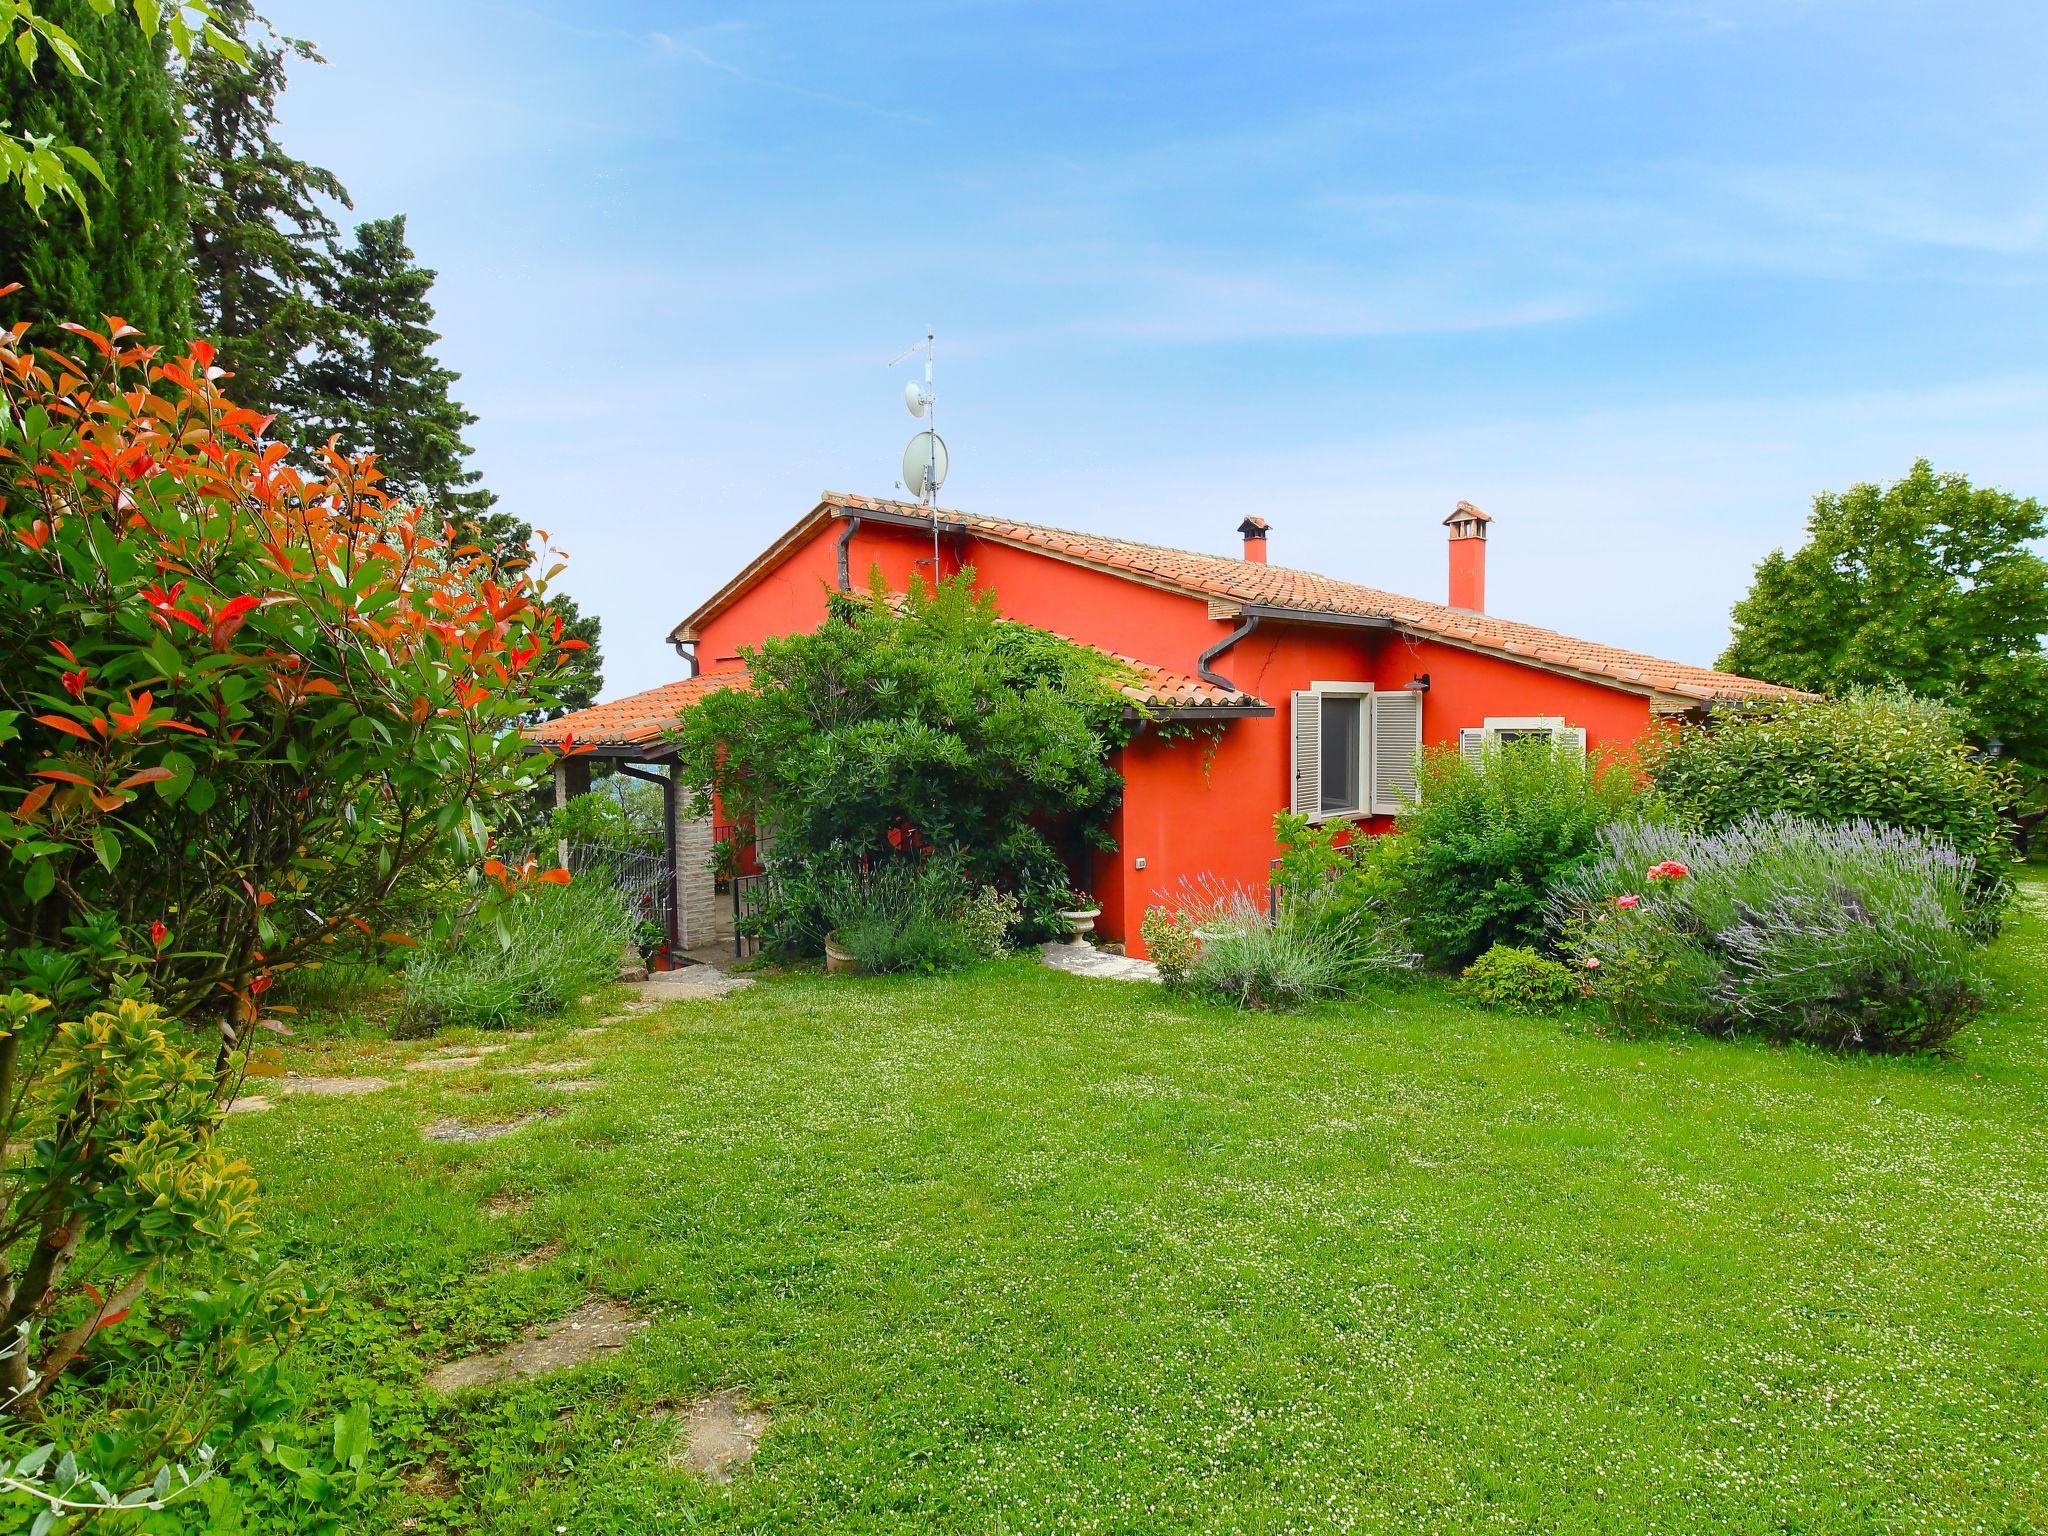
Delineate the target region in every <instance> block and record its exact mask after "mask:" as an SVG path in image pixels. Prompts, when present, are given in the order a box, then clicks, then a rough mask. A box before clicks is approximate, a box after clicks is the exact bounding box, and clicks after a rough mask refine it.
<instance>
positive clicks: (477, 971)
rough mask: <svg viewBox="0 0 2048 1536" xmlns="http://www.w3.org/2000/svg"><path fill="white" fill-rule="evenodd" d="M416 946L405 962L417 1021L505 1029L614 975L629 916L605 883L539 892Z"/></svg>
mask: <svg viewBox="0 0 2048 1536" xmlns="http://www.w3.org/2000/svg"><path fill="white" fill-rule="evenodd" d="M498 916H499V918H500V921H497V922H481V921H472V922H469V923H466V924H464V925H463V926H461V927H460V928H459V929H457V930H456V932H455V933H454V934H453V935H451V936H450V937H448V938H446V939H442V940H438V941H436V942H434V943H432V944H429V945H426V946H424V947H422V948H421V949H420V950H419V951H418V952H417V953H416V954H415V955H414V958H413V960H412V962H411V963H410V964H409V965H407V966H406V968H405V1010H406V1015H407V1018H408V1019H409V1020H410V1021H412V1022H413V1023H415V1024H427V1025H466V1026H470V1027H474V1028H478V1029H509V1028H511V1027H513V1026H514V1025H517V1024H521V1023H524V1022H525V1021H527V1020H528V1019H533V1018H539V1017H542V1016H544V1015H546V1014H551V1013H558V1012H560V1011H561V1010H562V1009H563V1008H564V1007H566V1006H567V1005H568V1004H569V1003H570V1002H571V1001H573V1000H574V999H576V998H579V997H581V996H582V995H583V994H584V993H586V992H589V991H590V990H591V989H592V988H594V987H599V986H602V985H604V984H605V983H606V982H608V981H610V980H612V979H613V978H614V977H615V976H617V975H618V973H619V961H620V958H621V957H622V956H623V955H624V954H625V950H626V945H627V943H628V941H630V940H631V938H632V937H633V927H634V924H633V914H632V913H631V912H630V911H628V910H627V907H626V903H625V901H624V900H623V899H622V898H621V897H620V896H619V894H618V892H616V891H614V890H613V889H612V888H611V887H610V886H609V885H607V884H606V883H605V882H603V881H602V880H589V879H586V880H578V881H575V882H574V883H572V884H569V885H563V886H549V887H543V888H540V889H536V890H534V891H532V892H530V893H529V894H528V896H527V897H526V899H524V900H521V901H517V902H514V903H512V904H511V905H510V906H507V907H504V908H502V909H500V911H499V914H498Z"/></svg>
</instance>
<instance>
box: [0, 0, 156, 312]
mask: <svg viewBox="0 0 2048 1536" xmlns="http://www.w3.org/2000/svg"><path fill="white" fill-rule="evenodd" d="M36 9H37V11H38V12H39V13H40V14H41V15H43V16H44V17H45V18H46V19H48V20H50V21H52V22H55V23H56V24H57V25H58V26H60V27H62V28H63V29H64V30H65V31H66V32H68V33H70V34H71V36H72V37H73V38H75V39H76V40H77V42H78V44H79V47H80V49H81V51H82V52H83V54H84V56H85V58H86V59H87V60H88V61H89V67H90V69H91V71H92V73H91V76H90V77H89V78H81V77H78V76H75V75H71V74H69V73H67V72H65V71H64V70H63V69H61V68H59V67H58V65H57V63H56V61H55V60H54V59H51V58H49V57H47V56H45V57H42V58H39V59H38V60H37V61H36V64H35V65H34V67H30V66H29V65H28V64H26V63H24V62H23V60H22V59H21V57H20V56H19V55H18V54H17V53H15V52H14V51H13V50H12V49H9V50H7V51H6V52H5V54H4V56H0V116H5V117H6V118H7V120H8V121H9V123H10V125H11V129H12V131H14V132H16V133H21V132H27V133H31V134H37V135H42V134H50V135H54V136H55V138H56V140H57V142H59V143H62V144H75V145H78V146H79V147H80V148H82V149H84V150H85V151H86V152H87V153H89V154H91V155H92V156H93V158H94V159H96V160H97V161H98V162H99V166H100V170H101V173H102V174H103V175H104V176H105V177H106V181H107V185H106V186H104V187H102V186H100V185H99V184H98V183H97V182H92V181H87V182H86V188H85V190H86V207H87V209H88V210H89V212H90V214H91V227H90V229H88V228H87V225H86V221H85V220H84V219H82V218H80V217H79V215H78V213H77V211H76V210H75V209H73V208H72V207H71V206H70V205H69V204H67V203H64V202H62V201H61V200H59V199H55V198H52V199H50V200H49V201H46V202H45V203H44V204H43V207H42V209H41V210H40V212H36V213H32V212H30V211H29V208H28V206H27V204H26V203H25V202H23V201H22V200H20V199H19V198H15V197H6V198H0V285H4V284H6V283H9V282H20V283H23V284H24V285H25V288H24V291H23V292H21V293H18V294H16V295H14V297H13V298H11V299H7V300H0V306H4V308H0V320H13V319H19V318H26V319H29V320H32V321H35V322H36V323H37V324H36V330H35V332H34V335H33V337H32V339H33V340H36V341H39V342H42V343H44V344H49V345H57V344H65V343H67V342H68V338H66V337H65V336H64V334H63V333H62V332H60V331H58V330H57V329H56V323H57V322H58V321H61V320H75V321H77V322H79V323H80V324H83V325H91V326H94V327H98V325H99V324H100V320H101V317H102V316H105V315H110V314H112V315H119V316H121V318H122V319H124V320H126V321H127V322H128V323H129V324H130V325H133V326H136V327H138V328H140V329H141V330H142V331H143V333H144V334H145V335H146V336H148V338H149V339H150V340H151V341H159V342H166V343H172V344H175V343H178V342H182V341H184V340H185V339H187V338H188V337H189V336H190V335H191V333H192V279H191V274H190V267H189V260H188V253H189V246H190V239H191V237H190V232H189V229H188V225H187V220H186V204H185V181H184V174H183V169H182V161H183V156H184V151H183V145H182V143H181V139H182V131H181V124H180V121H179V117H178V110H177V102H176V98H175V94H174V90H173V85H172V80H171V74H170V69H169V67H168V63H167V59H168V55H169V48H168V46H167V44H166V42H165V40H164V39H163V38H162V37H161V36H152V35H150V34H149V33H146V32H144V30H143V29H142V28H141V27H139V26H137V25H136V24H135V19H134V17H132V16H128V15H125V14H123V11H122V10H115V11H113V12H112V13H110V14H109V15H107V16H105V17H102V16H100V15H99V14H98V13H97V12H96V11H95V10H94V8H93V6H92V5H91V3H90V0H38V4H37V7H36Z"/></svg>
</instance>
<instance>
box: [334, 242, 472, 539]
mask: <svg viewBox="0 0 2048 1536" xmlns="http://www.w3.org/2000/svg"><path fill="white" fill-rule="evenodd" d="M434 277H435V274H434V272H433V271H432V270H431V269H429V268H426V267H422V266H420V265H418V264H417V263H416V262H415V261H414V259H413V253H412V248H411V247H410V246H408V245H407V244H406V243H405V215H404V214H398V215H395V216H394V217H392V218H388V219H372V220H370V221H369V222H368V223H366V224H359V225H357V226H356V239H355V244H354V245H352V246H350V247H349V248H348V249H346V250H344V251H342V252H341V254H340V256H339V258H338V259H337V260H336V262H335V265H334V271H333V275H332V280H331V282H330V284H329V285H328V293H327V294H326V303H327V304H328V306H329V307H330V308H331V309H332V310H333V311H334V333H333V335H332V336H331V337H330V338H328V339H326V340H325V341H324V343H323V345H322V346H321V348H320V351H319V353H318V355H317V356H315V357H314V358H313V359H312V361H311V362H310V363H309V364H308V365H307V367H306V368H305V370H304V373H303V384H302V388H303V392H304V410H303V413H302V419H303V421H304V429H302V430H301V432H300V433H299V437H300V441H301V443H302V445H306V446H311V445H316V444H318V443H321V442H324V441H325V440H326V439H327V438H328V437H329V436H337V437H339V438H340V439H341V446H342V447H343V448H344V449H346V450H348V451H349V452H351V453H362V452H366V451H374V452H375V453H376V455H377V467H378V468H379V469H380V470H382V471H383V472H384V488H385V489H386V490H387V491H389V492H390V493H391V494H393V495H394V496H397V497H398V498H400V499H401V500H405V501H410V502H412V503H414V504H416V505H418V506H423V507H428V506H430V507H435V508H439V509H441V510H443V511H446V512H450V513H453V512H458V511H459V512H464V513H467V514H469V515H471V516H482V515H483V514H484V513H485V512H487V511H489V510H490V506H491V503H492V502H493V501H495V500H496V499H497V498H496V497H494V496H492V495H491V493H490V492H489V491H486V490H484V489H483V488H482V487H481V485H480V484H479V482H480V481H481V480H482V478H483V476H482V474H481V473H480V472H479V471H477V470H473V469H471V468H470V467H469V465H468V458H469V452H470V449H469V444H468V443H466V442H464V441H463V437H462V434H463V432H464V430H465V429H466V428H468V427H470V426H472V425H474V424H475V422H476V417H475V416H473V415H471V414H470V413H469V412H468V411H466V410H464V409H463V408H462V405H461V403H460V402H459V401H457V400H456V399H455V397H454V396H453V395H452V394H450V393H449V391H450V389H451V388H452V387H453V386H454V384H455V382H456V380H457V379H459V378H460V377H461V375H460V374H458V373H456V372H455V371H454V370H453V369H450V368H447V367H444V366H442V364H441V361H440V360H439V359H438V358H437V357H435V356H434V350H433V349H434V343H435V342H437V341H439V340H440V339H441V334H440V332H438V331H436V330H435V329H434V306H433V304H432V303H431V302H430V301H429V299H428V297H427V296H428V294H429V292H430V291H431V290H432V289H433V286H434Z"/></svg>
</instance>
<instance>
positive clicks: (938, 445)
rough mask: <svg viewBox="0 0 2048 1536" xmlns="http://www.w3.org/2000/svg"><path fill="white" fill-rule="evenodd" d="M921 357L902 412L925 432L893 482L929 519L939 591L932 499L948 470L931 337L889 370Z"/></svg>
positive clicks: (896, 360)
mask: <svg viewBox="0 0 2048 1536" xmlns="http://www.w3.org/2000/svg"><path fill="white" fill-rule="evenodd" d="M920 351H922V352H923V353H924V382H923V383H922V384H920V383H919V382H918V381H917V380H916V379H914V378H913V379H910V380H908V381H907V382H905V384H904V386H903V408H904V409H905V410H907V411H909V412H910V414H911V415H913V416H915V417H917V418H918V419H919V420H921V421H924V422H926V423H927V425H926V427H925V429H924V430H923V431H922V432H920V433H918V434H917V435H916V436H915V437H913V438H912V439H911V440H910V444H909V446H908V447H906V448H905V449H904V450H903V478H902V479H901V480H899V481H897V482H896V484H897V487H898V488H899V489H901V490H907V491H909V492H910V494H911V495H913V496H915V497H916V498H917V500H918V505H920V506H922V507H925V508H927V509H928V510H929V511H930V512H931V515H932V590H933V591H934V592H936V591H937V590H938V587H939V512H938V508H937V507H935V506H933V504H932V498H933V497H935V496H936V495H938V493H939V487H940V486H942V485H944V484H945V483H946V471H947V470H948V469H949V468H950V467H951V462H950V457H949V455H948V454H947V452H946V440H945V439H944V438H942V437H940V436H939V432H938V425H939V411H938V399H939V397H938V395H937V393H936V392H935V391H934V390H933V389H932V333H931V331H930V330H926V332H925V333H924V340H923V341H920V342H913V343H912V344H911V345H910V346H908V347H905V348H904V349H903V350H902V351H901V352H898V353H897V354H896V355H895V356H894V357H892V358H890V359H889V366H890V367H891V368H894V367H895V366H896V365H897V364H898V363H900V362H903V361H904V360H906V359H908V358H912V357H915V356H917V354H918V353H919V352H920Z"/></svg>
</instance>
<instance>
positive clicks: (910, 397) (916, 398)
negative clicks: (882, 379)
mask: <svg viewBox="0 0 2048 1536" xmlns="http://www.w3.org/2000/svg"><path fill="white" fill-rule="evenodd" d="M928 403H929V402H927V401H926V399H925V394H924V386H923V385H922V384H920V383H918V382H917V380H915V379H908V380H905V381H904V385H903V408H904V409H905V410H906V411H908V412H910V414H911V415H913V416H922V415H923V414H924V408H925V406H926V405H927V404H928Z"/></svg>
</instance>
